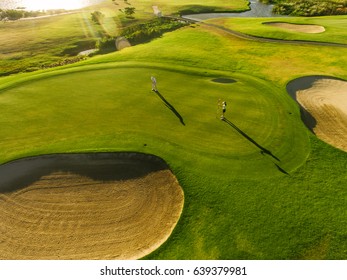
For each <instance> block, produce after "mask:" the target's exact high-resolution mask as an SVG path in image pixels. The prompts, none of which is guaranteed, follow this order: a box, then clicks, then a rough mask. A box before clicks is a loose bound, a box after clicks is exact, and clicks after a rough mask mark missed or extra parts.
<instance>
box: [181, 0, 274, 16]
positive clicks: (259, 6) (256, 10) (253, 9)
mask: <svg viewBox="0 0 347 280" xmlns="http://www.w3.org/2000/svg"><path fill="white" fill-rule="evenodd" d="M249 7H250V10H249V11H247V12H242V13H206V14H196V15H185V16H183V17H184V18H187V19H192V20H197V21H200V20H207V19H212V18H221V17H279V16H280V15H277V14H274V13H273V12H272V10H273V5H267V4H263V3H261V2H259V1H258V0H251V1H250V6H249Z"/></svg>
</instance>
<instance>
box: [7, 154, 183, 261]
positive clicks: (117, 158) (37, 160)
mask: <svg viewBox="0 0 347 280" xmlns="http://www.w3.org/2000/svg"><path fill="white" fill-rule="evenodd" d="M168 173H170V174H171V175H170V178H167V177H165V174H168ZM50 174H53V178H52V179H53V180H52V181H53V183H56V182H57V181H55V180H60V177H59V176H56V174H59V175H61V174H67V177H69V178H71V177H73V176H75V174H77V175H76V177H77V179H78V180H80V178H86V179H83V182H82V184H81V185H78V186H76V188H75V186H74V185H71V186H72V187H73V188H70V187H71V186H70V185H69V186H67V187H68V188H67V192H68V193H67V195H71V192H74V194H73V195H75V194H76V190H77V191H81V190H82V192H83V190H84V189H86V191H87V192H88V197H89V199H90V195H92V199H93V198H94V196H95V197H96V200H95V201H94V202H93V201H92V203H91V208H89V206H88V205H89V203H90V202H89V201H90V200H89V199H88V200H87V201H84V203H85V204H84V205H82V206H83V207H84V208H83V207H82V208H81V209H88V211H92V212H93V211H94V210H95V209H96V212H97V211H99V212H98V213H99V214H97V215H96V217H98V215H100V213H101V215H105V213H108V212H110V215H111V216H108V219H109V218H111V220H112V219H113V218H114V221H113V222H112V223H113V224H112V228H111V230H112V232H113V231H115V232H116V233H115V234H116V235H115V236H113V239H114V238H116V239H115V240H121V239H122V238H123V239H124V240H125V243H124V244H125V245H119V244H115V248H116V249H114V248H113V247H112V246H113V245H114V243H111V244H109V245H108V246H106V249H103V250H106V251H107V252H106V253H105V255H103V254H104V252H103V250H102V249H101V248H103V246H104V243H103V242H105V241H99V239H100V238H101V236H102V232H103V231H104V230H105V231H106V232H109V231H110V228H109V227H108V228H106V229H103V225H105V223H104V221H99V220H98V218H96V217H94V218H93V219H92V221H90V220H87V221H83V217H82V222H83V223H85V224H86V225H88V224H89V223H92V225H94V226H95V223H100V226H101V227H100V226H99V227H97V228H96V232H95V234H96V235H95V237H92V240H88V238H89V239H90V238H91V237H88V234H87V235H85V233H88V232H89V231H90V230H92V231H93V230H94V227H93V226H92V227H91V228H89V227H87V228H84V229H78V228H77V230H76V228H74V229H72V228H66V229H65V230H63V231H61V233H60V234H61V235H62V236H63V237H59V242H56V240H55V239H54V238H55V237H56V236H57V233H59V232H60V231H59V230H61V229H60V228H55V226H54V225H56V224H60V225H61V222H63V223H66V222H70V220H69V219H71V214H69V215H70V216H68V217H67V220H64V219H63V220H60V217H59V219H58V220H57V217H55V216H53V217H52V216H49V218H48V217H40V220H42V219H43V220H45V222H46V223H47V222H49V227H48V228H45V229H41V230H43V231H44V234H43V237H45V236H49V237H50V238H52V240H55V242H53V243H52V244H56V243H61V240H65V242H66V243H64V241H63V243H62V244H63V245H64V244H67V245H64V246H66V247H69V246H70V247H69V248H68V249H69V250H71V249H72V248H74V246H78V245H75V242H72V243H71V240H70V239H68V238H66V235H71V232H70V233H69V232H68V231H69V230H72V232H73V233H74V234H75V235H76V236H77V237H79V236H80V238H82V239H83V238H86V240H87V241H88V243H86V244H89V243H90V242H91V241H92V242H94V241H93V240H94V238H96V239H95V246H96V248H91V249H83V248H82V249H81V250H80V247H76V248H75V249H72V250H73V251H76V252H77V253H76V254H77V255H76V254H72V255H71V256H70V255H69V254H68V253H66V252H65V255H64V253H61V255H59V257H57V256H58V255H57V253H56V252H55V251H54V250H58V252H60V250H61V248H55V247H54V246H56V245H54V246H53V245H52V244H51V243H50V242H51V241H50V240H49V242H47V240H46V242H45V238H43V240H42V241H41V240H40V239H39V238H40V236H42V233H41V232H40V231H38V229H39V228H40V227H41V224H38V225H37V226H36V227H31V229H33V231H31V230H30V232H29V237H30V236H32V234H34V235H38V238H35V239H39V240H40V241H39V243H37V244H36V247H40V246H41V244H42V252H43V253H42V255H40V254H41V251H40V250H41V248H36V247H35V250H36V251H35V250H34V251H35V252H34V253H32V251H31V250H30V252H26V254H24V253H23V254H22V253H21V254H19V255H18V252H19V251H20V252H22V249H23V248H25V247H26V246H27V245H28V244H29V243H31V242H29V241H28V240H30V238H29V237H28V236H27V235H28V233H27V232H26V229H25V228H23V229H22V226H20V228H18V226H16V225H13V227H14V229H13V230H15V232H16V235H18V236H19V238H20V240H21V239H23V240H27V241H26V243H23V244H22V243H18V242H17V243H18V244H17V243H15V244H12V243H11V242H12V241H10V243H9V244H7V241H6V239H4V242H3V243H2V244H0V248H1V247H3V248H2V249H1V251H3V252H6V251H8V248H11V250H10V251H12V250H13V252H15V251H16V250H17V255H16V254H15V253H14V255H13V256H11V255H10V256H6V255H3V254H1V255H2V258H4V259H6V258H8V259H11V258H12V257H13V258H16V259H17V258H23V259H41V258H43V259H60V258H63V259H105V258H106V259H139V258H142V257H144V256H146V255H148V254H149V253H151V252H153V251H154V250H156V249H158V248H159V247H160V246H161V245H162V244H163V243H164V242H165V241H166V240H167V239H168V238H169V236H170V235H171V233H172V231H173V230H174V228H175V226H176V224H177V222H178V221H179V218H180V216H181V213H182V210H183V204H184V194H183V190H182V188H181V187H180V186H179V184H178V181H177V179H176V177H175V176H174V175H173V174H172V172H171V170H170V168H169V166H168V165H167V163H166V162H165V161H164V160H163V159H161V158H159V157H157V156H154V155H149V154H142V153H134V152H121V153H85V154H79V153H76V154H75V153H74V154H50V155H42V156H34V157H28V158H23V159H18V160H14V161H11V162H8V163H5V164H2V165H0V195H1V198H2V205H1V204H0V208H1V207H2V208H4V207H7V208H4V209H7V211H5V212H6V213H7V216H6V217H5V218H6V219H5V220H7V221H5V223H7V226H9V227H12V222H11V221H12V219H14V218H15V219H16V220H21V219H22V217H20V216H19V217H18V215H16V214H15V212H16V211H17V210H18V209H14V211H11V205H12V206H13V207H14V206H15V207H17V206H18V207H22V206H24V208H26V207H31V206H32V205H31V204H29V205H20V204H17V203H15V204H13V202H15V199H21V198H20V197H21V196H23V199H24V201H28V203H32V204H33V205H35V207H37V206H40V207H41V206H42V205H41V204H40V203H42V201H41V198H42V199H43V200H45V199H47V193H43V194H44V196H43V197H41V196H39V198H40V199H39V201H37V200H36V199H35V196H33V195H34V194H36V195H40V194H41V190H43V191H45V190H47V187H45V184H47V183H46V182H47V176H49V175H50ZM153 174H154V175H153ZM156 174H159V175H156ZM163 175H164V177H163ZM149 177H150V178H151V180H153V178H154V180H155V179H158V180H159V181H155V183H154V185H155V187H153V188H151V187H149V185H147V184H148V182H149V179H148V178H149ZM40 178H44V179H46V181H40ZM69 178H68V180H66V181H64V182H68V183H69V182H71V181H69ZM38 180H39V181H38ZM95 180H96V181H97V184H94V183H93V182H94V181H95ZM52 181H50V182H52ZM114 181H117V182H116V184H114V183H113V182H114ZM80 182H81V181H79V183H80ZM91 182H92V183H91ZM129 182H130V183H129ZM150 182H153V181H150ZM166 182H167V184H166ZM123 183H124V184H125V185H126V184H128V185H130V189H129V188H128V189H127V192H128V197H129V198H130V200H131V201H134V202H135V206H133V207H132V209H133V210H134V209H135V210H136V209H137V210H136V211H135V212H134V213H130V214H129V209H128V205H129V201H128V202H126V203H125V206H127V207H125V208H126V209H127V210H125V212H124V211H123V212H122V213H123V214H122V215H123V216H120V214H118V216H117V215H115V214H117V213H115V212H114V211H115V210H117V209H118V210H119V207H120V204H119V202H122V201H123V200H124V197H120V198H119V200H117V199H118V198H116V196H117V194H120V195H121V196H124V190H125V187H123V185H122V184H123ZM58 185H59V184H57V185H53V188H52V186H49V187H48V188H49V189H53V191H54V190H57V191H59V193H61V192H62V195H60V198H59V200H58V201H54V203H53V204H55V205H59V209H63V212H64V213H65V211H67V210H68V209H69V207H71V205H72V204H71V201H69V196H67V197H66V195H65V192H64V189H65V188H64V187H63V189H62V187H61V186H60V185H59V186H58ZM113 185H114V186H113ZM28 186H29V187H28ZM42 186H43V188H42ZM110 186H111V188H112V186H113V188H118V186H121V187H120V190H119V191H113V192H112V193H114V195H112V196H109V194H110V193H109V192H106V193H105V192H104V191H103V189H109V187H110ZM127 187H128V186H127ZM168 187H169V189H167V188H168ZM134 189H135V191H136V190H137V193H133V192H132V191H133V190H134ZM148 189H151V190H149V192H148ZM28 190H29V191H28ZM93 190H95V192H94V191H93ZM35 192H36V193H35ZM69 192H70V193H69ZM30 193H31V194H30ZM166 193H169V194H168V196H167V197H165V196H166ZM26 195H27V196H26ZM56 195H57V194H56V193H55V196H56ZM82 195H83V194H82ZM100 196H103V197H104V199H105V200H104V202H103V203H102V202H100ZM18 197H19V198H18ZM143 197H144V198H146V199H145V200H143V199H142V198H143ZM7 198H9V199H10V200H9V202H10V203H9V204H6V203H7ZM28 199H29V200H28ZM49 199H51V198H49ZM148 199H149V200H148ZM65 200H66V204H64V203H65ZM153 201H154V202H153ZM0 202H1V201H0ZM46 202H47V201H46ZM49 202H50V201H49ZM149 202H151V203H152V202H153V203H154V206H153V205H152V206H151V208H150V209H152V210H150V212H149V214H146V212H144V211H142V208H141V212H140V213H141V214H140V215H139V216H140V217H142V220H138V219H139V218H137V217H138V214H139V213H138V211H139V210H138V207H140V206H141V205H142V204H143V205H146V204H147V203H149ZM11 203H12V204H11ZM57 203H58V204H57ZM75 203H76V202H75ZM78 203H80V200H78V201H77V204H75V205H74V207H79V204H78ZM156 203H157V204H156ZM158 203H159V204H158ZM165 203H168V204H165ZM110 205H111V206H110ZM156 205H157V206H156ZM165 205H168V206H167V207H166V206H165ZM18 207H17V208H18ZM49 207H50V206H49V204H48V208H47V209H46V208H45V209H44V211H45V212H49V211H50V209H49ZM64 207H66V208H64ZM85 207H87V208H85ZM93 207H94V208H93ZM110 207H111V208H110ZM112 207H113V208H112ZM145 207H146V206H145ZM163 207H164V209H163ZM172 207H173V208H172ZM36 209H38V208H36ZM78 209H79V210H78V213H79V214H81V213H83V212H84V211H82V212H81V209H80V208H78ZM8 210H10V211H8ZM22 210H23V209H22ZM22 210H21V211H22ZM53 210H54V209H53ZM118 210H117V211H118ZM130 210H131V209H130ZM35 211H36V210H35ZM35 211H34V212H35ZM105 211H106V212H105ZM158 211H159V212H158ZM160 211H164V212H162V213H161V212H160ZM53 212H54V213H55V212H56V210H54V211H53ZM53 212H51V213H50V215H52V213H53ZM58 212H59V211H58ZM104 212H105V213H104ZM73 213H74V212H72V214H73ZM136 213H138V214H136ZM58 214H59V213H58ZM60 214H61V213H60ZM11 215H14V216H13V217H12V216H11ZM26 215H33V217H31V216H30V217H31V218H35V217H36V216H35V215H37V213H33V214H31V213H28V214H26ZM40 215H41V214H40ZM73 215H74V214H73ZM82 215H83V214H82ZM119 216H120V217H119ZM127 216H129V217H130V218H131V219H132V221H131V222H132V224H131V223H130V224H127V223H128V220H126V218H125V217H127ZM112 217H113V218H112ZM144 217H145V219H144ZM151 217H152V218H151ZM36 218H37V217H36ZM79 218H80V217H75V219H77V220H76V221H78V223H79V222H80V220H79ZM95 218H96V220H95ZM23 219H24V220H23V222H24V224H26V221H25V218H23ZM152 219H154V220H156V221H155V224H151V220H152ZM121 220H123V224H121V225H119V228H121V229H122V228H123V227H124V225H125V226H126V227H130V229H131V230H130V232H129V230H126V232H120V233H119V232H117V230H118V229H117V227H118V221H121ZM51 221H52V222H53V224H50V222H51ZM17 222H18V221H17ZM57 222H59V223H57ZM108 224H109V222H107V223H106V225H108ZM139 224H140V226H141V227H140V228H139V229H137V231H136V229H133V228H134V227H135V228H136V227H137V226H138V225H139ZM144 225H145V226H144ZM154 225H156V227H157V228H159V231H158V229H153V227H154ZM114 226H116V229H115V230H114V229H113V227H114ZM148 226H149V227H150V228H148V229H147V230H146V227H148ZM52 228H53V230H52ZM9 230H10V228H9ZM85 230H87V232H85ZM36 231H38V232H36ZM51 231H52V232H51ZM75 231H76V232H75ZM131 231H134V232H135V235H134V236H133V237H131V236H130V235H131V233H132V232H131ZM156 231H158V234H155V233H156ZM23 232H24V233H25V236H24V237H23V236H22V234H23ZM136 232H137V233H136ZM151 232H152V233H154V235H153V234H152V235H151ZM139 233H140V234H139ZM100 234H101V236H99V235H100ZM141 234H142V235H144V236H145V237H146V238H147V240H146V238H143V236H142V237H139V236H141ZM128 235H129V236H130V237H129V236H128ZM86 236H87V237H86ZM93 236H94V235H93ZM124 236H126V237H124ZM69 237H70V236H69ZM28 238H29V239H28ZM64 238H65V239H64ZM119 238H120V239H119ZM143 240H146V242H147V243H144V242H145V241H143ZM148 240H149V241H148ZM87 241H84V239H83V240H82V241H81V242H82V243H83V242H87ZM28 242H29V243H28ZM119 242H120V241H117V242H116V243H119ZM142 243H144V244H142ZM129 244H130V245H133V247H132V246H129ZM14 245H15V246H14ZM110 245H111V246H110ZM8 246H10V247H8ZM21 246H24V247H23V248H22V247H21ZM30 246H32V244H31V245H30ZM45 246H48V247H50V246H53V248H50V250H49V251H48V253H47V248H45ZM98 246H101V247H98ZM117 246H118V247H121V248H120V249H119V248H118V247H117ZM122 246H123V247H124V248H125V249H124V248H122ZM17 247H18V248H17ZM82 247H86V246H82ZM87 247H88V246H87ZM109 247H110V249H108V248H109ZM111 247H112V248H113V249H112V248H111ZM13 248H14V249H13ZM77 248H78V249H77ZM123 249H124V252H123V251H122V250H123ZM110 250H111V251H110ZM51 251H52V255H50V254H51V253H50V252H51ZM94 251H95V252H97V253H95V254H94ZM4 254H5V253H4ZM35 254H36V255H35ZM47 254H48V255H47ZM112 254H114V255H112ZM33 256H34V257H33Z"/></svg>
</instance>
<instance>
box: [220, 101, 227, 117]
mask: <svg viewBox="0 0 347 280" xmlns="http://www.w3.org/2000/svg"><path fill="white" fill-rule="evenodd" d="M226 110H227V103H226V101H223V102H222V116H221V117H220V119H221V120H224V114H225V112H226Z"/></svg>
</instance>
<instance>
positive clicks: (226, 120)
mask: <svg viewBox="0 0 347 280" xmlns="http://www.w3.org/2000/svg"><path fill="white" fill-rule="evenodd" d="M223 121H225V122H226V123H227V124H228V125H230V126H231V127H232V128H234V129H235V130H236V131H237V132H238V133H240V134H241V135H242V136H243V137H245V138H246V139H247V140H248V141H250V142H252V143H253V144H254V145H256V146H257V147H258V148H259V149H260V150H261V153H262V154H267V155H269V156H271V157H272V158H274V159H275V160H277V161H280V159H279V158H278V157H276V156H275V155H273V154H272V153H271V152H270V151H269V150H267V149H265V148H264V147H262V146H261V145H259V144H258V143H257V142H255V141H254V140H253V139H252V138H251V137H249V136H248V135H247V134H246V133H244V132H243V131H242V130H241V129H239V128H238V127H237V126H236V125H235V124H233V123H232V122H231V121H229V120H228V119H227V118H224V119H223Z"/></svg>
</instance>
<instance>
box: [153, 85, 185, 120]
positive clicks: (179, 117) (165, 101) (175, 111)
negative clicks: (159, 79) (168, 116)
mask: <svg viewBox="0 0 347 280" xmlns="http://www.w3.org/2000/svg"><path fill="white" fill-rule="evenodd" d="M154 92H155V93H156V94H157V95H158V96H159V97H160V99H161V100H162V101H163V102H164V104H165V105H166V107H168V108H169V109H170V110H171V111H172V112H173V113H174V114H175V115H176V117H177V118H178V119H179V120H180V122H181V124H183V125H186V124H185V123H184V120H183V118H182V116H181V115H180V113H178V112H177V110H176V109H175V107H174V106H172V105H171V104H170V103H169V102H168V101H167V100H166V99H165V97H164V96H162V95H161V94H160V92H159V91H157V90H156V91H154Z"/></svg>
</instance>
